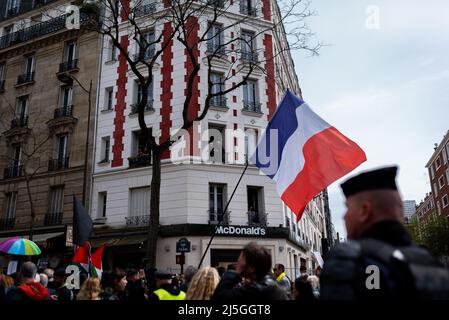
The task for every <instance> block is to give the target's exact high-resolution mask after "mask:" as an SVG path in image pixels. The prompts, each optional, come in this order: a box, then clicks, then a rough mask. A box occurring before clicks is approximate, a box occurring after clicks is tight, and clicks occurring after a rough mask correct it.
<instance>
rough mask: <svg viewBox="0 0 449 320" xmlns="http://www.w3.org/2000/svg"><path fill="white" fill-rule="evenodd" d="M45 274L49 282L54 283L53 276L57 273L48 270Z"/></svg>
mask: <svg viewBox="0 0 449 320" xmlns="http://www.w3.org/2000/svg"><path fill="white" fill-rule="evenodd" d="M44 274H45V275H47V278H48V282H52V281H53V276H54V274H55V271H54V270H53V269H51V268H47V269H45V270H44Z"/></svg>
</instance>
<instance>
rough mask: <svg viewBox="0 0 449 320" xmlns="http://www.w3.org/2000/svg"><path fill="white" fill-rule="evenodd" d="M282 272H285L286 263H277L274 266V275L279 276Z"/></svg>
mask: <svg viewBox="0 0 449 320" xmlns="http://www.w3.org/2000/svg"><path fill="white" fill-rule="evenodd" d="M282 272H285V267H284V265H283V264H281V263H278V264H276V265H275V266H274V269H273V274H274V276H275V277H276V278H277V277H279V275H280V274H281V273H282Z"/></svg>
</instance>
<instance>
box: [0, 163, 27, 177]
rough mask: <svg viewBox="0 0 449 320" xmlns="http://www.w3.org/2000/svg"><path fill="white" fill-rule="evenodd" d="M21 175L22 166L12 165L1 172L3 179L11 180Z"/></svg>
mask: <svg viewBox="0 0 449 320" xmlns="http://www.w3.org/2000/svg"><path fill="white" fill-rule="evenodd" d="M22 175H23V166H22V165H13V166H11V167H9V168H5V170H4V171H3V179H12V178H17V177H21V176H22Z"/></svg>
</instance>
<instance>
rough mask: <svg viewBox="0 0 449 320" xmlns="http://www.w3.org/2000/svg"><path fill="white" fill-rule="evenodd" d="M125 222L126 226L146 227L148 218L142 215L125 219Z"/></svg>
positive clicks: (148, 221)
mask: <svg viewBox="0 0 449 320" xmlns="http://www.w3.org/2000/svg"><path fill="white" fill-rule="evenodd" d="M125 220H126V226H134V227H142V226H148V224H149V223H150V216H149V215H144V216H132V217H125Z"/></svg>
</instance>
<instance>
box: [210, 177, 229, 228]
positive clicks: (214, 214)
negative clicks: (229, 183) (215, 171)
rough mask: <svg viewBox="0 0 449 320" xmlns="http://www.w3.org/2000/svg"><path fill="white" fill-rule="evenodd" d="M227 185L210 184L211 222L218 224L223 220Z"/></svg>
mask: <svg viewBox="0 0 449 320" xmlns="http://www.w3.org/2000/svg"><path fill="white" fill-rule="evenodd" d="M225 193H226V185H224V184H209V221H210V222H218V221H220V220H222V219H223V214H224V206H225V197H226V194H225Z"/></svg>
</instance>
